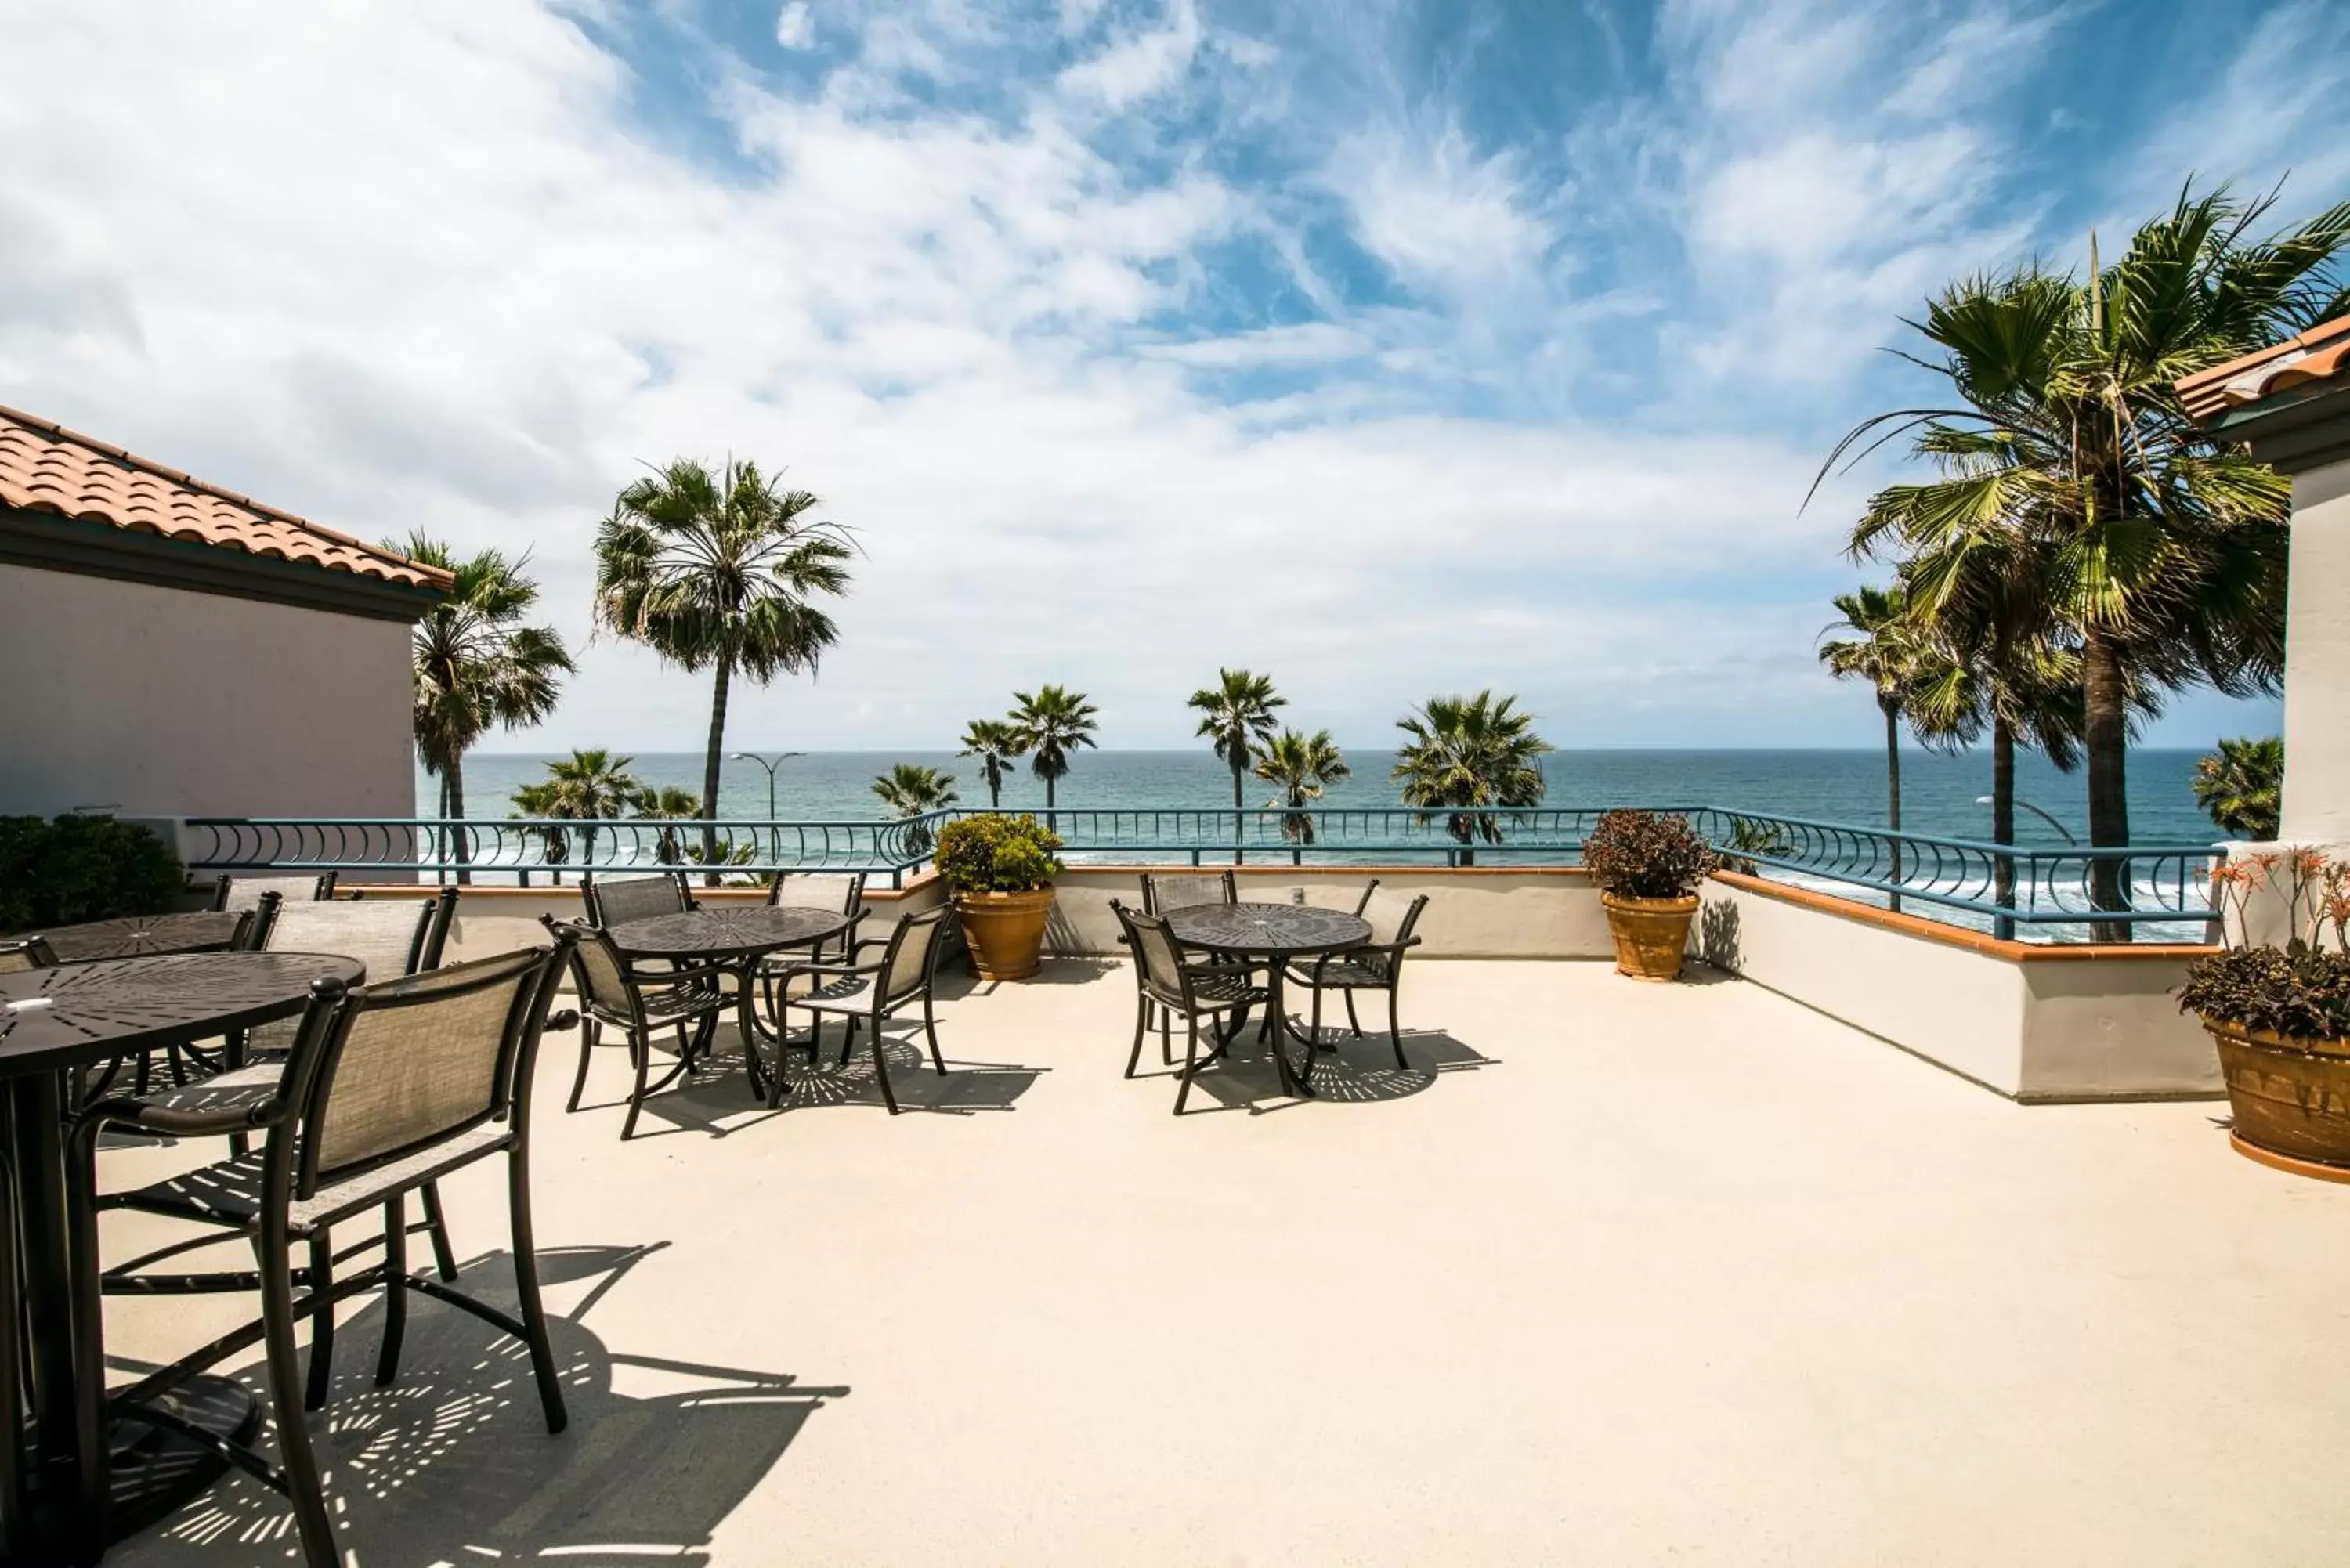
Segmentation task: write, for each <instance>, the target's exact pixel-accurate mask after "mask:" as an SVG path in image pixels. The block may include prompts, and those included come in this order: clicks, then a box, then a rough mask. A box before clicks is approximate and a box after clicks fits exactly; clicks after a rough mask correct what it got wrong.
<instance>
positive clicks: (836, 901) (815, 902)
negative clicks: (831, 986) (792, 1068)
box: [759, 871, 865, 1064]
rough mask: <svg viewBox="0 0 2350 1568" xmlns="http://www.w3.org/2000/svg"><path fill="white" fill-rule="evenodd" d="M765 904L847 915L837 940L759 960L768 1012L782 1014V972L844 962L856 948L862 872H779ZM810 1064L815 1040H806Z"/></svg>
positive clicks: (862, 917) (861, 908) (862, 907)
mask: <svg viewBox="0 0 2350 1568" xmlns="http://www.w3.org/2000/svg"><path fill="white" fill-rule="evenodd" d="M767 907H768V908H769V909H822V910H824V911H825V912H826V913H827V914H837V915H846V916H847V917H848V929H847V930H845V931H843V932H841V933H840V937H839V940H837V941H830V940H827V941H823V942H819V943H817V944H816V946H815V947H813V948H810V949H809V950H807V951H806V953H805V954H799V953H792V952H779V953H770V954H768V955H767V956H766V957H765V958H764V959H762V960H760V961H759V988H760V992H761V995H762V997H763V999H764V1001H765V1002H766V1004H767V1016H768V1017H770V1018H777V1017H781V1016H782V1012H781V1008H782V1005H783V995H782V992H783V985H782V975H783V972H784V971H785V970H787V969H790V968H792V967H793V966H794V965H795V964H806V963H824V962H827V961H833V962H839V963H847V962H849V961H851V959H852V957H853V955H854V954H855V953H856V951H857V928H858V926H860V925H862V924H864V923H865V873H864V872H862V871H852V872H848V873H847V874H845V875H836V874H834V873H831V872H816V871H801V872H795V873H791V874H788V875H778V876H777V877H775V882H774V884H773V885H772V886H770V887H769V888H768V889H767ZM808 1051H809V1056H808V1060H809V1062H810V1064H814V1062H815V1060H816V1056H815V1051H816V1042H815V1039H814V1037H813V1034H811V1036H810V1039H809V1042H808Z"/></svg>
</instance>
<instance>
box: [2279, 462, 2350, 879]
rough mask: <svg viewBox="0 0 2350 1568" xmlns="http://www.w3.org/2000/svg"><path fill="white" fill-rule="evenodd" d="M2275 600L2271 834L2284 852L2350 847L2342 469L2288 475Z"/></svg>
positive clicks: (2346, 474)
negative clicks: (2277, 806) (2276, 817)
mask: <svg viewBox="0 0 2350 1568" xmlns="http://www.w3.org/2000/svg"><path fill="white" fill-rule="evenodd" d="M2285 602H2286V606H2287V610H2286V632H2285V666H2284V754H2285V775H2284V807H2283V817H2282V824H2283V825H2282V829H2281V830H2280V833H2279V836H2280V837H2282V839H2283V840H2284V841H2285V842H2286V843H2288V844H2342V843H2345V842H2350V462H2332V463H2327V464H2326V465H2325V466H2324V467H2322V468H2313V469H2309V470H2307V471H2305V472H2301V473H2296V474H2294V475H2293V580H2292V585H2291V587H2289V588H2288V589H2287V591H2286V596H2285Z"/></svg>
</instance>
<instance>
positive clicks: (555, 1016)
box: [540, 1007, 579, 1034]
mask: <svg viewBox="0 0 2350 1568" xmlns="http://www.w3.org/2000/svg"><path fill="white" fill-rule="evenodd" d="M540 1027H542V1028H543V1029H545V1030H546V1033H549V1034H567V1033H570V1032H571V1031H572V1030H574V1029H577V1028H578V1027H579V1013H578V1012H577V1010H576V1009H574V1008H569V1007H567V1008H565V1009H564V1010H563V1011H562V1012H552V1013H549V1014H547V1018H546V1023H544V1024H542V1025H541V1026H540Z"/></svg>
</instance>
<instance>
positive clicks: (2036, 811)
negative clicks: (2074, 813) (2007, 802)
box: [1975, 794, 2081, 846]
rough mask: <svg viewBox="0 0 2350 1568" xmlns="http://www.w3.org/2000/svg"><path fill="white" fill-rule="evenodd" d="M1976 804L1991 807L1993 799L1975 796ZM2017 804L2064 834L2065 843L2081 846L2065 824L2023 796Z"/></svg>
mask: <svg viewBox="0 0 2350 1568" xmlns="http://www.w3.org/2000/svg"><path fill="white" fill-rule="evenodd" d="M1975 804H1976V805H1991V796H1989V795H1987V794H1979V795H1977V796H1975ZM2015 804H2016V805H2020V806H2022V808H2023V809H2024V810H2026V811H2028V812H2030V813H2031V814H2032V815H2034V816H2036V817H2038V818H2039V819H2040V820H2041V821H2043V822H2044V823H2046V824H2047V825H2048V826H2051V827H2053V828H2054V829H2055V830H2056V831H2057V832H2058V833H2060V834H2063V835H2064V842H2065V843H2067V844H2070V845H2074V846H2078V845H2079V844H2080V842H2081V841H2080V840H2079V839H2077V838H2075V837H2074V836H2073V835H2072V833H2071V831H2070V830H2068V829H2067V828H2066V827H2065V826H2064V824H2063V823H2061V822H2059V821H2057V820H2056V819H2055V818H2054V817H2053V816H2051V815H2048V814H2047V813H2046V812H2044V811H2043V810H2041V809H2040V808H2039V807H2038V806H2036V805H2033V804H2032V803H2031V802H2030V801H2028V800H2025V799H2024V798H2023V797H2022V795H2018V796H2016V799H2015Z"/></svg>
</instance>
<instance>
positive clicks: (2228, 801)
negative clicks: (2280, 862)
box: [2195, 736, 2284, 844]
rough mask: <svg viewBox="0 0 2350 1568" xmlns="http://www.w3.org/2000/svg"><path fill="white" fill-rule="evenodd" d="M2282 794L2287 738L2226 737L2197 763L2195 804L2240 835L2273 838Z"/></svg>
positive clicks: (2263, 839)
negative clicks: (2214, 749) (2226, 738)
mask: <svg viewBox="0 0 2350 1568" xmlns="http://www.w3.org/2000/svg"><path fill="white" fill-rule="evenodd" d="M2283 796H2284V742H2282V740H2279V739H2277V738H2275V737H2274V736H2272V737H2270V738H2269V739H2267V740H2264V741H2262V740H2253V739H2252V738H2251V737H2250V736H2246V737H2245V738H2243V739H2241V740H2235V741H2221V742H2220V749H2219V751H2218V752H2216V753H2212V754H2211V755H2210V756H2206V757H2203V758H2200V759H2199V760H2198V761H2197V763H2196V764H2195V804H2196V805H2199V806H2201V807H2202V808H2203V809H2204V810H2205V811H2207V812H2210V814H2211V820H2212V821H2213V822H2215V823H2217V824H2218V825H2219V826H2220V831H2221V832H2223V833H2229V834H2232V835H2234V836H2236V837H2238V838H2249V839H2251V840H2253V841H2254V842H2255V843H2263V844H2265V843H2272V842H2274V841H2275V839H2276V836H2277V828H2278V822H2279V818H2280V817H2281V816H2282V806H2283Z"/></svg>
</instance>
